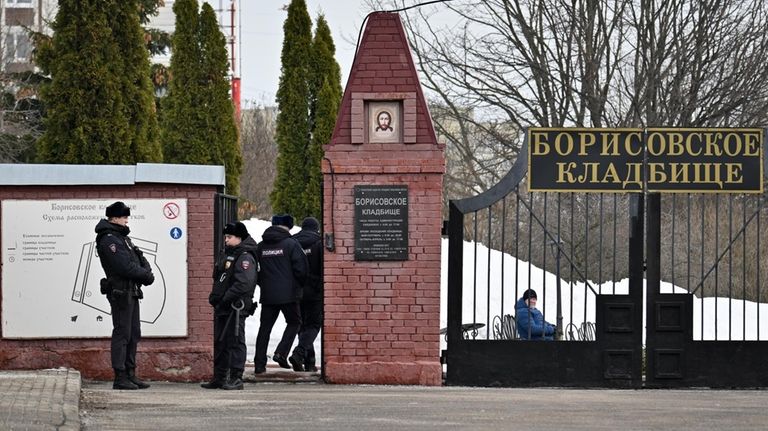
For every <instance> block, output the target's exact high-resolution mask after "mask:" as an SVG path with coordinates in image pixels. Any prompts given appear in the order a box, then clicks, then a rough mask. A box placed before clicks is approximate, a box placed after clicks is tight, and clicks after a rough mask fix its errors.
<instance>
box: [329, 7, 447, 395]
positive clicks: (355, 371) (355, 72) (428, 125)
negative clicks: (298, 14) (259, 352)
mask: <svg viewBox="0 0 768 431" xmlns="http://www.w3.org/2000/svg"><path fill="white" fill-rule="evenodd" d="M325 156H326V160H324V161H323V174H324V192H323V193H324V206H323V210H324V215H323V218H324V230H323V231H324V232H325V233H326V246H330V245H332V250H331V249H329V248H331V247H327V248H326V251H325V267H324V271H325V272H324V276H325V326H324V330H323V334H324V339H323V342H324V344H323V346H324V347H323V359H324V370H325V377H326V380H327V381H328V382H331V383H373V384H413V385H440V384H441V382H442V367H441V365H440V342H439V337H440V335H439V330H440V328H439V326H440V243H441V239H440V229H441V220H442V214H441V206H442V185H443V174H444V172H445V156H444V145H441V144H438V142H437V139H436V137H435V132H434V128H433V126H432V119H431V117H430V114H429V110H428V109H427V104H426V102H425V99H424V94H423V93H422V89H421V86H420V85H419V80H418V76H417V74H416V68H415V67H414V63H413V59H412V57H411V53H410V49H409V47H408V42H407V40H406V37H405V33H404V31H403V26H402V23H401V22H400V18H399V16H398V15H397V14H392V13H376V14H373V15H371V16H370V18H369V20H368V24H367V26H366V28H365V32H364V33H363V37H362V41H361V43H360V47H359V51H358V53H357V56H356V58H355V61H354V64H353V66H352V70H351V72H350V76H349V80H348V82H347V87H346V89H345V92H344V97H343V99H342V104H341V108H340V110H339V117H338V118H337V121H336V127H335V130H334V133H333V138H332V140H331V143H330V144H329V145H327V146H326V147H325ZM365 197H369V198H371V199H369V200H367V201H365V200H364V199H362V198H365ZM403 198H404V199H403ZM329 236H330V237H332V238H329ZM331 243H332V244H331Z"/></svg>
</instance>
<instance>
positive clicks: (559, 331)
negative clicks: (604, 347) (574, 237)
mask: <svg viewBox="0 0 768 431" xmlns="http://www.w3.org/2000/svg"><path fill="white" fill-rule="evenodd" d="M562 243H563V241H562V240H561V239H560V236H558V237H557V240H556V241H550V242H549V245H550V246H551V247H552V249H553V250H552V251H553V252H554V253H555V264H556V265H557V268H556V269H555V276H556V277H557V279H556V280H555V283H556V286H557V325H556V329H555V339H557V340H561V339H562V338H563V304H562V289H561V286H560V244H562Z"/></svg>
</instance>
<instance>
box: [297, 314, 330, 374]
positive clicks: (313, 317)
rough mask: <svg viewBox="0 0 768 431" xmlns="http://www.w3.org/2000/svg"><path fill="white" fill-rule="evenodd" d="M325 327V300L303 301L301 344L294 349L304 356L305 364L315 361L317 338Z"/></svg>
mask: <svg viewBox="0 0 768 431" xmlns="http://www.w3.org/2000/svg"><path fill="white" fill-rule="evenodd" d="M322 327H323V301H321V300H317V301H301V328H300V329H299V344H298V346H297V347H296V349H294V352H296V351H298V352H299V354H300V355H302V356H303V357H304V363H305V364H313V365H314V363H315V339H316V338H317V334H318V333H320V329H322Z"/></svg>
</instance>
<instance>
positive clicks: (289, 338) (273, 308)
mask: <svg viewBox="0 0 768 431" xmlns="http://www.w3.org/2000/svg"><path fill="white" fill-rule="evenodd" d="M280 312H282V313H283V317H285V323H286V325H285V331H283V338H282V339H281V340H280V343H279V344H278V345H277V348H276V349H275V353H277V354H279V355H281V356H283V357H284V358H287V357H288V353H289V352H290V351H291V345H292V344H293V340H295V339H296V334H298V333H299V328H300V327H301V311H300V309H299V303H298V302H290V303H288V304H261V318H260V323H259V333H258V335H257V336H256V356H255V357H254V358H253V363H254V365H255V366H256V368H264V367H266V366H267V347H269V336H270V335H271V334H272V327H273V326H275V321H277V316H278V315H280Z"/></svg>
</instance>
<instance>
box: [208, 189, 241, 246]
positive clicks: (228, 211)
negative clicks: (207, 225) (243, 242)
mask: <svg viewBox="0 0 768 431" xmlns="http://www.w3.org/2000/svg"><path fill="white" fill-rule="evenodd" d="M214 199H215V201H214V204H213V208H214V209H213V256H214V258H215V257H216V256H218V255H219V253H221V251H222V250H223V249H224V234H223V233H222V232H223V231H224V226H225V225H226V224H227V223H230V222H233V221H237V196H231V195H226V194H224V193H216V197H215V198H214Z"/></svg>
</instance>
